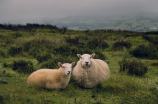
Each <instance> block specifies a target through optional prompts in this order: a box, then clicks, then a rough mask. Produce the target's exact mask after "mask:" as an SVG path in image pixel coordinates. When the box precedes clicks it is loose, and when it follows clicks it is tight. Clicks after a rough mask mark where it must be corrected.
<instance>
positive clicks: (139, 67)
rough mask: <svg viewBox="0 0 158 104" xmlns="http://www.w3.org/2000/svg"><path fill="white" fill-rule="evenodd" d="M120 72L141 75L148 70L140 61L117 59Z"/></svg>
mask: <svg viewBox="0 0 158 104" xmlns="http://www.w3.org/2000/svg"><path fill="white" fill-rule="evenodd" d="M119 65H120V70H119V71H120V72H127V73H128V74H130V75H136V76H143V75H144V74H145V73H147V71H148V67H147V66H146V65H145V64H143V63H142V62H141V61H137V60H135V59H133V60H126V59H123V60H122V61H119Z"/></svg>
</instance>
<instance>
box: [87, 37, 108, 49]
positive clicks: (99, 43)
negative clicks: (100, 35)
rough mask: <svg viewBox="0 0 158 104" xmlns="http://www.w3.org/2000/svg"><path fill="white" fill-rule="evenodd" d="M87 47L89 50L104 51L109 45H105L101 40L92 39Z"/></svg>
mask: <svg viewBox="0 0 158 104" xmlns="http://www.w3.org/2000/svg"><path fill="white" fill-rule="evenodd" d="M87 47H88V48H89V49H96V48H102V49H105V48H108V47H109V45H108V43H106V42H105V41H102V40H101V39H93V40H91V41H89V42H88V43H87Z"/></svg>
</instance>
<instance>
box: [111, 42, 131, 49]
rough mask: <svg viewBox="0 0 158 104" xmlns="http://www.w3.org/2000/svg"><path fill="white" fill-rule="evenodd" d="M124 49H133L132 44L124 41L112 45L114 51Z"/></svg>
mask: <svg viewBox="0 0 158 104" xmlns="http://www.w3.org/2000/svg"><path fill="white" fill-rule="evenodd" d="M123 47H126V48H131V47H132V44H131V43H130V42H127V41H124V40H121V41H116V42H115V43H113V44H112V49H114V50H122V49H123Z"/></svg>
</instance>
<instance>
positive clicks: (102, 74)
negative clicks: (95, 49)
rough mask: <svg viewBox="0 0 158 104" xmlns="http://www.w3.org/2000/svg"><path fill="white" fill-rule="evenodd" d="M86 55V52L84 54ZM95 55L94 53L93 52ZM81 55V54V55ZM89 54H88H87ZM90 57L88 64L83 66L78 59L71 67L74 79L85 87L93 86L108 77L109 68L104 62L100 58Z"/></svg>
mask: <svg viewBox="0 0 158 104" xmlns="http://www.w3.org/2000/svg"><path fill="white" fill-rule="evenodd" d="M84 55H88V54H84ZM94 55H95V54H94ZM82 56H83V55H82ZM88 56H90V55H88ZM89 59H90V62H89V63H90V66H89V67H84V66H83V64H82V63H83V62H82V60H81V59H80V60H79V61H78V62H77V65H76V66H75V67H74V69H73V76H74V79H75V80H76V81H77V82H78V84H79V85H80V86H82V87H85V88H93V87H95V86H96V85H97V84H98V83H102V82H103V81H106V80H107V79H108V78H109V75H110V70H109V67H108V65H107V63H106V62H104V61H102V60H100V59H93V58H89Z"/></svg>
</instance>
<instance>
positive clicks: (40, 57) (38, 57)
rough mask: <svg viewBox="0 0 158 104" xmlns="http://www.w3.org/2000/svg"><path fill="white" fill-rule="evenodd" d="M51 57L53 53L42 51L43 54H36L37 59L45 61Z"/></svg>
mask: <svg viewBox="0 0 158 104" xmlns="http://www.w3.org/2000/svg"><path fill="white" fill-rule="evenodd" d="M50 58H51V54H50V53H42V54H38V53H37V54H36V59H37V60H38V61H39V62H43V61H47V60H48V59H50Z"/></svg>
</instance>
